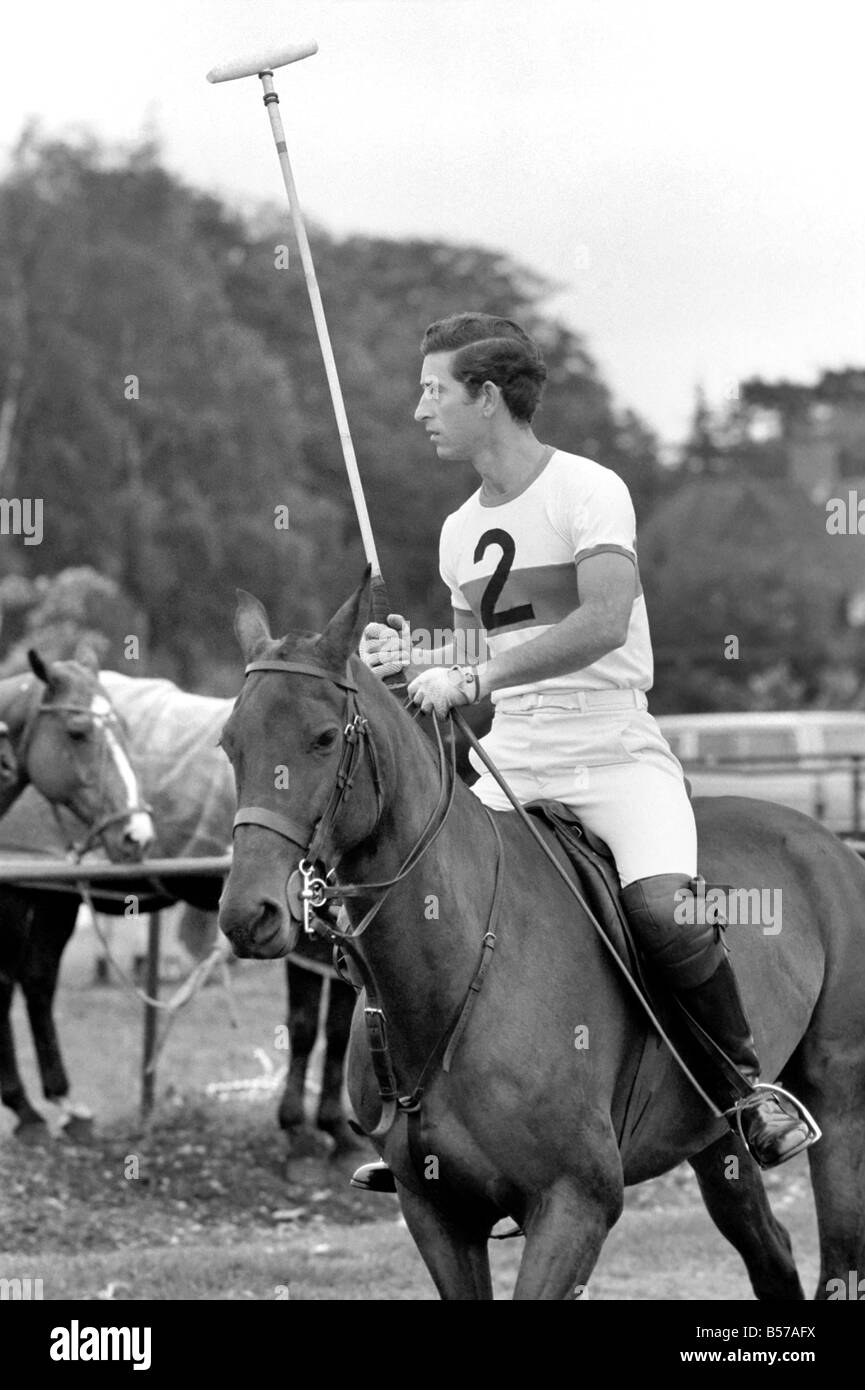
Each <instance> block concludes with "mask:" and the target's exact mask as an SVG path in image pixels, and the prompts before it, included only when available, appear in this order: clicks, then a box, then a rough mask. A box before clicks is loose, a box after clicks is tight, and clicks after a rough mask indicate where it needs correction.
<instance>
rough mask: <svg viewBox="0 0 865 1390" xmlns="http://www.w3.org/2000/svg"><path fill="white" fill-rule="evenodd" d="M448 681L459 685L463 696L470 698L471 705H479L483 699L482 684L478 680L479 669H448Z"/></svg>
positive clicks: (459, 667) (467, 667) (463, 667)
mask: <svg viewBox="0 0 865 1390" xmlns="http://www.w3.org/2000/svg"><path fill="white" fill-rule="evenodd" d="M448 680H450V681H451V683H452V684H453V685H458V686H459V688H460V690H462V692H463V694H464V695H467V696H468V702H469V704H470V705H474V704H477V702H478V700H479V699H480V698H481V683H480V679H479V678H478V673H477V667H475V666H450V667H448Z"/></svg>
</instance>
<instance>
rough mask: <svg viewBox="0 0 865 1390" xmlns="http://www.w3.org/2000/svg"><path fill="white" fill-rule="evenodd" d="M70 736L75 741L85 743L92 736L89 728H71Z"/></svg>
mask: <svg viewBox="0 0 865 1390" xmlns="http://www.w3.org/2000/svg"><path fill="white" fill-rule="evenodd" d="M69 737H70V738H71V739H72V742H73V743H85V742H86V741H87V739H88V738H89V737H90V730H89V729H70V730H69Z"/></svg>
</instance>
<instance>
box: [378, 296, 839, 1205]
mask: <svg viewBox="0 0 865 1390" xmlns="http://www.w3.org/2000/svg"><path fill="white" fill-rule="evenodd" d="M421 350H422V352H423V354H424V357H423V366H422V369H421V388H422V393H421V398H420V402H419V404H418V406H417V409H416V411H415V417H414V418H415V419H416V420H417V421H418V423H420V424H422V425H423V426H424V428H425V430H426V433H427V435H428V436H429V438H430V440H431V441H432V445H433V447H434V449H435V452H436V455H437V457H438V458H439V459H440V460H441V462H442V463H444V464H463V463H470V464H471V465H472V467H473V468H474V469H475V471H476V473H477V474H478V475H479V477H480V487H479V488H478V489H477V491H476V492H474V493H473V494H472V495H471V497H469V498H468V500H467V501H466V502H464V503H463V505H462V506H461V507H460V508H459V509H458V510H457V511H455V512H453V513H452V514H451V515H450V516H448V517H447V519H446V520H445V523H444V526H443V527H442V532H441V541H440V550H439V565H440V572H441V577H442V580H443V581H444V583H445V584H446V585H447V586H448V589H449V591H450V596H451V602H452V605H453V618H454V632H453V641H452V642H450V643H448V644H447V645H444V646H441V647H438V648H435V649H433V650H426V651H421V650H418V649H417V648H415V647H413V646H412V642H411V629H410V626H409V623H408V622H407V621H406V620H405V619H404V618H403V617H402V616H400V615H391V617H390V618H389V620H388V625H385V624H380V623H369V624H368V625H367V627H366V628H365V630H364V633H363V637H362V640H361V646H360V655H361V657H362V659H363V660H364V662H365V663H366V664H367V665H368V666H369V667H370V668H371V669H372V670H373V671H375V672H376V673H377V674H378V675H379V676H381V677H383V678H384V677H387V676H389V675H392V674H395V673H396V672H398V671H400V670H403V669H405V670H406V671H407V675H408V677H409V685H408V694H409V697H410V699H411V700H412V701H413V702H414V704H416V705H419V706H420V708H421V710H422V711H423V712H424V713H426V714H429V713H433V714H435V716H436V717H437V718H439V719H443V718H444V717H445V716H446V715H447V713H448V711H449V710H450V709H451V708H452V707H454V706H459V705H465V704H470V703H473V702H474V701H476V700H478V699H480V698H481V697H482V696H485V695H490V696H491V697H492V702H493V706H494V718H493V724H492V729H491V732H490V733H489V734H488V735H487V737H486V738H485V739H484V740H483V744H484V748H485V750H486V752H487V753H488V754H489V755H490V757H491V759H492V761H493V762H494V763H495V765H496V766H497V767H498V769H499V770H500V772H501V773H502V774H503V776H504V777H505V779H506V780H507V781H508V783H509V784H510V786H511V788H512V789H513V791H514V793H515V794H516V796H517V798H518V800H519V801H520V802H522V803H525V802H528V801H534V800H537V799H540V798H543V799H550V800H556V801H561V802H564V803H565V804H567V805H568V806H570V807H572V808H573V810H574V811H575V812H576V813H577V814H578V815H579V817H580V819H581V821H582V822H583V824H584V825H585V826H586V827H587V828H588V829H589V830H590V831H593V832H594V833H595V834H596V835H598V836H600V837H601V839H603V840H605V841H606V843H607V844H608V845H609V847H610V849H611V851H612V853H613V855H614V857H615V860H616V864H617V867H618V871H619V877H620V879H621V885H622V895H621V896H622V903H623V905H624V908H625V911H626V913H627V916H628V919H629V922H630V925H631V927H632V929H633V933H634V936H635V938H636V941H637V944H638V946H639V948H640V950H641V952H642V954H643V955H644V957H645V958H646V960H647V961H648V962H649V964H650V965H651V967H653V969H654V970H655V972H656V973H657V975H658V977H659V979H660V980H661V981H662V982H663V984H664V985H665V986H667V987H668V988H669V989H670V990H671V991H672V992H673V994H674V995H675V996H676V997H677V998H678V999H679V1000H680V1002H681V1003H682V1004H683V1005H684V1007H685V1009H686V1010H687V1012H688V1013H689V1014H690V1015H691V1017H692V1019H694V1020H696V1022H697V1024H698V1025H699V1026H700V1027H701V1028H702V1029H703V1030H705V1032H706V1033H707V1034H708V1036H709V1038H710V1039H712V1040H713V1041H714V1042H715V1043H717V1044H718V1046H719V1047H720V1048H721V1049H722V1050H723V1052H724V1053H726V1054H727V1057H728V1058H729V1059H730V1060H731V1061H732V1062H733V1063H734V1064H735V1066H736V1068H737V1070H738V1071H739V1072H740V1073H741V1075H742V1077H743V1078H744V1080H745V1081H746V1082H747V1087H748V1089H747V1094H744V1095H743V1094H742V1088H741V1087H739V1088H737V1087H736V1086H735V1083H734V1082H733V1081H731V1079H730V1077H729V1076H728V1075H727V1074H725V1073H724V1072H722V1071H721V1070H720V1068H719V1069H717V1072H716V1075H715V1077H714V1081H713V1083H712V1085H711V1086H710V1088H709V1089H710V1093H711V1094H712V1098H713V1099H714V1100H715V1101H716V1104H717V1105H718V1107H719V1109H721V1110H723V1111H724V1113H725V1114H726V1116H727V1117H728V1119H729V1121H730V1125H731V1127H732V1128H733V1129H734V1130H738V1127H739V1125H740V1124H741V1130H742V1133H743V1135H744V1138H745V1140H746V1143H747V1144H748V1147H749V1149H750V1151H751V1153H752V1154H753V1156H754V1157H755V1159H756V1160H757V1162H758V1163H759V1164H760V1165H761V1166H762V1167H764V1168H768V1167H772V1166H774V1165H776V1164H779V1163H783V1162H785V1161H786V1160H787V1159H790V1158H792V1157H793V1156H794V1155H795V1154H798V1153H800V1152H801V1151H802V1150H803V1149H805V1148H806V1147H807V1146H808V1144H810V1143H811V1142H812V1141H813V1138H814V1137H815V1136H814V1134H813V1132H812V1131H811V1129H810V1128H809V1126H808V1125H807V1124H806V1123H805V1122H804V1121H803V1120H802V1119H800V1118H798V1117H794V1116H793V1115H791V1114H789V1113H788V1112H787V1111H786V1110H785V1109H784V1108H783V1107H782V1105H781V1104H780V1103H779V1100H778V1099H777V1097H776V1095H775V1094H774V1093H773V1092H772V1091H771V1090H768V1089H765V1090H764V1089H758V1088H757V1087H758V1082H759V1077H760V1063H759V1060H758V1057H757V1054H756V1050H755V1046H754V1039H753V1036H752V1034H751V1029H750V1026H749V1024H748V1020H747V1018H746V1016H745V1011H744V1008H743V1005H742V1001H741V997H740V994H739V990H738V987H737V984H736V980H735V977H734V974H733V970H732V967H731V964H730V961H729V959H728V956H727V952H726V949H725V946H724V942H723V938H722V935H721V930H720V925H723V924H720V925H719V923H718V922H717V921H712V922H700V921H699V920H698V921H696V922H694V921H693V918H694V916H695V914H693V913H691V914H688V913H683V912H682V911H678V912H677V906H679V905H680V904H681V902H682V895H683V894H692V893H693V892H694V888H695V878H696V875H697V831H696V825H695V821H694V814H693V810H692V807H691V803H690V800H689V798H688V793H687V789H686V785H685V780H684V776H683V773H682V768H681V765H680V763H679V762H678V760H677V759H676V757H675V756H674V754H673V752H672V750H671V749H670V747H669V745H668V744H667V742H666V740H665V739H664V737H663V735H662V733H661V731H660V729H659V727H658V725H657V723H656V721H655V720H654V719H653V717H652V716H651V715H650V714H649V712H648V707H647V699H646V692H647V691H648V690H650V689H651V686H652V677H653V660H652V646H651V640H650V636H649V623H648V618H647V614H646V602H645V598H644V596H643V590H642V586H641V584H640V573H639V567H638V564H637V551H636V523H635V517H634V508H633V505H632V502H631V497H630V494H629V492H628V489H627V487H626V486H625V484H624V483H623V482H622V480H621V478H619V477H618V475H617V474H615V473H613V472H612V471H611V470H610V469H609V468H605V467H603V466H602V465H601V464H599V463H595V462H593V461H592V460H591V459H588V458H583V457H581V456H579V455H577V454H569V453H565V452H564V451H563V450H562V449H557V448H555V447H553V446H552V445H549V444H542V443H541V442H540V440H539V439H538V438H537V436H536V435H535V433H534V431H533V429H532V420H533V417H534V414H535V411H536V409H537V406H538V403H539V401H540V397H541V393H542V390H543V386H544V381H545V379H546V367H545V366H544V363H543V359H542V356H541V353H540V351H539V349H538V347H537V345H536V344H535V343H534V341H533V340H532V339H531V338H530V337H529V335H528V334H527V333H525V332H524V331H523V330H522V329H521V328H520V327H519V326H518V325H517V324H516V323H514V322H512V321H511V320H510V319H505V318H498V317H495V316H493V315H489V314H481V313H463V314H456V315H453V316H452V317H450V318H446V319H442V320H440V321H439V322H437V323H433V324H432V325H431V326H430V327H429V328H428V329H427V331H426V333H425V335H424V338H423V343H422V346H421ZM479 652H480V653H483V654H484V655H485V656H486V659H485V660H481V661H479V662H478V660H477V654H478V653H479ZM469 654H471V655H469ZM472 759H473V762H474V755H472ZM475 766H476V767H477V770H478V772H479V773H480V774H481V775H480V778H479V780H478V781H477V782H476V783H475V785H474V786H473V788H472V790H473V792H474V793H475V795H476V796H478V797H479V798H480V799H481V801H483V802H484V804H485V805H486V806H488V807H490V808H492V809H495V810H502V811H507V810H510V809H511V807H510V803H509V802H508V800H507V798H506V797H505V795H504V793H503V792H502V791H501V789H500V788H499V786H498V785H497V783H496V781H495V779H494V778H493V777H492V776H491V774H490V773H489V772H488V771H486V770H485V769H484V767H483V765H482V764H481V763H480V761H479V760H478V761H477V762H476V763H475ZM702 915H704V916H705V915H706V914H702ZM689 916H690V918H691V920H690V921H688V920H683V919H687V918H688V917H689ZM696 916H697V917H698V918H699V916H700V914H696ZM353 1181H354V1184H355V1185H356V1186H363V1187H367V1188H371V1189H373V1190H377V1191H393V1190H395V1189H394V1185H393V1178H392V1175H391V1174H390V1171H389V1170H388V1168H387V1166H386V1165H385V1164H384V1163H373V1164H366V1165H364V1167H363V1168H361V1169H359V1170H358V1172H357V1173H356V1174H355V1178H354V1180H353Z"/></svg>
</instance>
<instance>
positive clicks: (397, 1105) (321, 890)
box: [234, 661, 503, 1139]
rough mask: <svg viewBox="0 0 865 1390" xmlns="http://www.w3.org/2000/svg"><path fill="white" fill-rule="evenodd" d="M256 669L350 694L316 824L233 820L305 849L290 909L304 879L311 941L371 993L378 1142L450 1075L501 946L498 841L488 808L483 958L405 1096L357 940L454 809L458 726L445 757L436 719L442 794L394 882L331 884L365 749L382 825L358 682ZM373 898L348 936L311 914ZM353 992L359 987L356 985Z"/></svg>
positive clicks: (287, 666) (249, 816) (276, 817)
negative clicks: (345, 963)
mask: <svg viewBox="0 0 865 1390" xmlns="http://www.w3.org/2000/svg"><path fill="white" fill-rule="evenodd" d="M256 672H279V673H283V674H296V675H304V676H314V677H317V678H318V679H320V680H327V681H330V682H332V683H333V684H334V685H337V686H339V687H340V688H341V689H343V690H345V692H346V703H345V712H344V728H343V746H342V751H341V753H340V759H339V764H338V766H337V771H336V779H335V782H334V786H333V790H332V792H331V794H330V797H329V799H328V802H327V805H326V807H325V809H324V811H323V813H322V815H321V816H320V817H319V819H318V821H316V822H315V824H314V825H313V826H311V827H305V826H302V825H300V824H299V822H297V821H295V820H293V819H291V818H290V817H288V816H285V815H283V813H282V812H280V811H272V810H270V809H269V808H268V807H266V806H242V807H240V808H239V809H238V811H237V814H236V815H235V817H234V829H237V827H238V826H241V825H256V826H260V827H262V828H263V829H265V830H271V831H273V832H274V834H276V835H280V836H281V837H282V838H283V839H284V840H288V842H289V843H290V844H292V845H294V846H296V847H297V848H299V849H301V850H303V851H304V857H303V858H302V859H301V861H300V863H299V865H298V868H297V870H296V871H295V873H293V874H291V875H290V876H289V877H288V878H287V880H286V885H285V895H286V902H287V906H288V909H289V912H291V911H292V901H291V896H292V884H293V880H294V879H295V876H296V875H299V877H300V879H301V883H302V886H301V888H300V892H299V898H300V902H301V904H302V913H303V926H304V931H305V932H306V933H307V935H310V936H311V935H313V934H317V935H319V936H323V937H325V939H326V940H328V941H330V942H332V943H333V944H334V946H335V948H336V951H337V952H338V953H343V954H345V955H348V956H350V958H351V961H352V964H353V965H354V967H355V970H356V971H357V974H358V976H359V977H360V979H361V981H362V986H361V987H362V988H363V989H364V990H365V991H366V998H367V1003H366V1007H365V1008H364V1023H365V1025H366V1029H367V1039H368V1043H369V1049H370V1055H371V1059H372V1065H373V1069H374V1072H375V1076H376V1082H377V1084H378V1091H379V1099H380V1101H381V1113H380V1116H379V1119H378V1122H377V1124H376V1125H375V1127H374V1128H373V1129H372V1130H370V1131H368V1133H369V1135H370V1137H371V1138H373V1139H383V1138H384V1137H385V1135H387V1134H388V1132H389V1131H390V1129H391V1128H392V1127H393V1124H394V1121H395V1120H396V1117H397V1115H398V1113H400V1112H403V1113H406V1114H410V1113H415V1112H417V1111H418V1110H419V1109H420V1104H421V1100H422V1097H423V1091H424V1088H425V1086H426V1085H427V1084H428V1081H429V1078H430V1074H431V1073H432V1071H433V1069H434V1067H435V1066H436V1065H437V1063H438V1062H439V1061H441V1066H442V1070H443V1071H445V1072H447V1071H450V1068H451V1063H452V1061H453V1056H454V1053H455V1051H456V1048H457V1046H458V1044H459V1041H460V1039H461V1038H462V1036H463V1033H464V1032H465V1028H466V1026H467V1024H468V1021H469V1016H470V1014H471V1011H472V1008H473V1006H474V1002H475V1000H476V998H477V996H478V992H479V991H480V988H481V985H482V984H483V980H484V976H485V975H486V972H487V969H488V968H489V964H490V960H491V958H492V953H493V950H494V949H495V945H496V939H497V938H496V927H497V926H498V920H499V915H500V907H501V898H502V887H503V852H502V841H501V836H500V834H499V829H498V826H497V825H496V823H495V819H494V818H493V816H492V815H491V814H490V812H489V811H488V810H487V808H486V807H484V810H485V811H486V812H487V818H488V819H489V822H490V825H491V826H492V829H493V833H494V836H495V840H496V868H495V883H494V888H493V894H492V900H491V903H490V911H489V916H488V921H487V929H486V931H485V932H484V935H483V937H482V940H481V951H480V959H479V961H478V964H477V966H476V969H475V972H474V975H473V976H472V979H471V982H470V983H469V986H468V988H467V990H466V992H465V994H464V995H463V997H462V999H461V1001H460V1004H459V1006H458V1008H457V1009H456V1011H455V1012H454V1014H453V1016H452V1018H451V1020H450V1021H449V1023H448V1024H447V1026H446V1027H445V1029H444V1030H443V1032H442V1034H441V1036H440V1037H439V1039H438V1041H437V1042H436V1044H435V1046H434V1048H433V1049H432V1051H431V1053H430V1054H429V1056H428V1058H427V1060H426V1062H425V1063H424V1065H423V1067H422V1068H421V1071H420V1074H419V1076H418V1078H417V1080H416V1082H415V1085H414V1087H413V1088H412V1090H411V1091H410V1092H409V1093H407V1094H400V1086H399V1083H398V1081H397V1077H396V1071H395V1069H394V1065H393V1059H392V1056H391V1051H390V1046H389V1043H388V1037H387V1020H386V1018H385V1014H384V1010H383V1008H382V1004H381V997H380V993H379V990H378V986H377V984H376V981H375V977H374V975H373V972H372V970H371V969H370V967H369V965H368V964H367V962H366V960H365V959H364V957H363V955H362V954H361V952H360V951H359V950H358V946H357V942H358V940H359V938H360V937H361V936H362V935H363V934H364V932H365V931H366V930H367V928H368V927H369V926H370V924H371V923H372V922H373V920H374V919H375V917H376V915H377V914H378V912H379V911H380V909H381V907H382V906H383V904H384V903H385V901H386V900H387V898H388V896H389V894H390V892H391V890H392V889H393V888H395V887H396V885H397V884H398V883H402V882H403V881H404V880H405V879H406V878H408V877H409V875H410V874H411V872H412V870H413V869H415V868H416V866H417V865H418V864H419V863H420V860H421V859H422V858H423V856H424V855H425V854H426V853H427V851H428V850H429V849H430V848H431V847H432V845H433V844H434V843H435V841H436V840H437V838H438V836H439V835H440V834H441V832H442V830H443V829H444V826H445V823H446V822H447V819H448V816H449V814H450V811H451V807H452V806H453V800H454V793H455V790H456V783H457V771H456V738H455V732H454V726H453V721H451V722H450V736H449V750H448V752H447V753H446V751H445V746H444V741H443V739H442V734H441V729H440V727H439V723H438V721H437V720H436V721H435V722H434V728H435V734H436V751H437V756H438V775H439V794H438V798H437V801H436V804H435V806H434V808H433V810H432V813H431V815H430V816H429V819H428V820H427V822H426V824H425V825H424V828H423V830H422V831H421V833H420V835H419V836H418V839H417V840H416V842H415V844H414V845H413V846H412V848H411V849H410V850H409V853H408V854H407V855H406V857H405V859H404V860H403V862H402V864H401V865H400V867H399V869H398V871H397V873H396V874H395V875H394V877H393V878H389V879H384V880H382V881H380V882H377V883H336V882H335V881H334V880H335V870H333V869H331V870H330V871H329V872H318V865H319V864H321V863H322V856H323V854H324V851H325V848H326V847H327V848H329V849H330V850H331V852H332V845H330V844H329V841H330V840H331V837H332V834H333V830H334V826H335V823H336V820H337V817H338V816H339V814H340V812H341V810H342V808H343V806H344V805H345V803H346V802H347V801H348V799H349V797H350V796H351V793H352V791H353V790H354V784H355V779H356V776H357V773H358V770H359V768H360V765H361V762H362V759H363V755H364V750H365V751H366V753H367V755H368V759H369V764H370V772H371V776H372V782H373V787H374V789H375V796H376V816H375V822H374V825H373V827H372V830H375V828H376V827H377V826H378V823H379V821H380V819H381V816H382V813H383V811H384V807H385V802H384V790H383V786H382V780H381V773H380V767H379V760H378V756H377V754H376V749H375V743H374V741H373V737H372V732H371V730H370V726H369V721H368V720H367V719H366V717H365V716H364V715H363V713H362V712H361V710H360V708H359V705H358V701H357V685H356V683H355V682H354V681H353V680H352V678H351V672H350V669H349V666H348V663H347V664H346V670H345V674H344V675H336V674H334V673H332V672H329V671H324V670H322V669H320V668H319V667H317V666H313V665H310V664H307V663H304V662H296V661H295V662H292V661H251V662H250V663H249V664H248V665H247V667H246V668H245V671H244V678H245V677H247V676H250V675H252V674H254V673H256ZM417 712H418V711H416V713H417ZM370 833H372V831H371V832H370ZM372 894H377V895H378V898H377V901H376V902H375V903H374V904H373V905H372V907H371V908H370V909H369V911H368V912H366V913H365V915H364V916H363V917H362V918H361V920H360V922H359V923H358V924H357V926H356V927H354V928H351V929H350V930H348V931H343V930H342V929H341V928H340V927H338V926H337V925H336V922H335V921H333V920H332V919H330V918H329V917H323V916H319V915H316V913H315V911H314V909H316V908H324V907H326V905H327V903H328V901H329V900H330V899H333V898H340V899H345V898H368V897H370V896H371V895H372ZM292 915H296V914H292ZM355 988H358V986H356V985H355Z"/></svg>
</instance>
